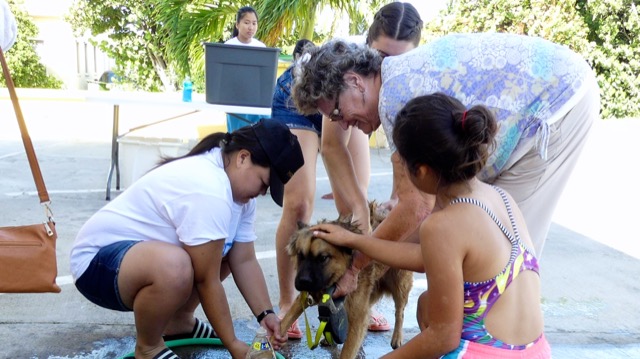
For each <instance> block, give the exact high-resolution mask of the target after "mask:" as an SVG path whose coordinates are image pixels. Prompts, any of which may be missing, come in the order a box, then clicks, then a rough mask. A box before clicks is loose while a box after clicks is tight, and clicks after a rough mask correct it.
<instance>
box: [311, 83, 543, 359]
mask: <svg viewBox="0 0 640 359" xmlns="http://www.w3.org/2000/svg"><path fill="white" fill-rule="evenodd" d="M497 130H498V125H497V122H496V120H495V117H494V115H493V114H492V112H490V111H489V110H488V108H486V107H485V106H482V105H477V106H473V107H471V108H469V109H466V108H465V106H464V105H463V104H462V103H461V102H460V101H458V100H456V99H455V98H453V97H450V96H448V95H445V94H443V93H435V94H431V95H426V96H420V97H416V98H415V99H413V100H411V101H409V102H408V103H407V104H406V105H405V106H404V107H403V108H402V110H400V112H399V113H398V116H397V117H396V124H395V127H394V129H393V141H394V143H395V144H396V147H397V152H398V154H399V157H400V160H401V162H402V164H403V166H404V168H405V171H406V174H407V176H408V177H409V178H410V180H411V182H412V183H413V184H414V185H415V186H416V188H418V189H419V190H420V191H422V192H425V193H429V194H432V195H434V196H435V198H436V203H435V207H434V210H433V212H432V213H431V215H429V216H428V217H427V218H426V219H425V220H424V221H423V222H422V224H421V225H420V227H419V230H418V231H417V232H418V233H416V234H414V235H413V236H412V238H410V240H408V241H406V242H393V241H389V240H384V239H376V238H373V237H368V236H363V235H356V234H350V233H349V232H347V231H345V230H342V229H340V228H338V227H337V226H331V225H318V226H317V227H316V232H315V233H314V234H315V235H317V236H318V237H320V238H323V239H325V240H327V241H329V242H332V243H334V244H338V245H344V246H348V247H351V248H354V249H357V250H360V251H362V252H363V253H364V254H366V255H367V256H369V257H371V258H373V259H374V260H377V261H379V262H382V263H384V264H387V265H389V266H392V267H395V268H404V269H409V270H414V271H418V272H419V271H424V272H425V274H426V276H427V282H428V291H426V292H424V293H423V294H422V295H420V298H419V300H418V313H417V317H418V323H419V325H420V329H421V332H420V333H419V334H418V335H416V336H415V337H414V338H412V339H411V340H410V341H409V342H408V343H406V344H404V345H402V346H401V347H399V348H398V349H396V350H394V351H392V352H391V353H389V354H387V355H386V356H384V358H447V359H450V358H535V359H538V358H540V359H542V358H550V357H551V349H550V347H549V343H548V342H547V340H546V339H545V337H544V334H543V327H544V322H543V316H542V311H541V308H540V277H539V275H538V261H537V258H536V257H535V255H534V251H533V249H531V248H532V246H533V245H532V242H531V237H530V235H529V233H528V231H527V227H526V224H525V221H524V219H523V216H522V213H521V211H520V210H519V208H518V207H517V204H516V203H515V201H514V200H513V198H512V197H511V195H509V194H508V193H506V192H505V191H504V190H502V189H500V188H498V187H494V186H491V185H488V184H486V183H483V182H481V181H480V180H479V179H478V178H477V175H478V173H479V172H480V171H481V170H482V169H483V168H484V167H485V165H486V162H487V159H488V158H489V156H490V154H491V151H492V149H493V148H494V145H495V136H496V132H497ZM418 242H419V243H418Z"/></svg>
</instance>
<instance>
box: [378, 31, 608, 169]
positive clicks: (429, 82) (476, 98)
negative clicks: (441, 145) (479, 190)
mask: <svg viewBox="0 0 640 359" xmlns="http://www.w3.org/2000/svg"><path fill="white" fill-rule="evenodd" d="M595 81H596V80H595V75H594V73H593V71H592V70H591V68H590V67H589V65H588V64H587V62H586V61H585V60H584V59H583V58H582V57H581V56H580V55H578V54H577V53H575V52H573V51H571V50H570V49H569V48H567V47H565V46H561V45H558V44H554V43H552V42H549V41H547V40H544V39H541V38H536V37H529V36H523V35H514V34H505V33H474V34H452V35H446V36H443V37H441V38H439V39H437V40H435V41H432V42H430V43H428V44H425V45H423V46H420V47H418V48H416V49H415V50H413V51H410V52H407V53H405V54H403V55H399V56H390V57H387V58H386V59H385V60H384V62H383V64H382V87H381V90H380V102H379V104H378V110H379V113H380V121H381V123H382V126H383V128H384V130H385V133H386V136H387V139H388V142H389V144H390V146H391V148H392V149H395V146H394V144H393V139H392V138H391V137H392V133H393V125H394V122H395V118H396V115H397V113H398V112H399V111H400V109H401V108H402V107H403V105H404V104H406V103H407V102H408V101H409V100H411V99H412V98H414V97H417V96H421V95H427V94H431V93H434V92H443V93H446V94H447V95H450V96H453V97H455V98H457V99H458V100H460V101H461V102H462V103H463V104H464V105H465V106H466V107H467V108H470V107H472V106H474V105H477V104H482V105H485V106H487V107H488V108H489V109H491V110H492V111H493V112H494V114H495V115H496V118H497V119H498V124H499V131H498V134H497V137H496V142H497V148H496V149H495V151H494V153H493V155H492V156H491V158H490V159H489V161H488V163H487V166H485V169H484V170H483V172H482V173H481V174H480V178H481V179H483V180H486V181H491V180H493V179H495V178H496V177H497V176H498V175H499V174H500V172H501V170H502V169H503V168H504V166H505V164H506V163H507V160H508V159H509V157H510V156H511V154H512V153H513V152H514V151H515V150H516V148H517V146H518V145H519V144H520V143H521V141H522V140H524V139H528V138H531V137H533V136H536V135H537V136H538V138H537V141H538V142H537V143H538V145H537V149H538V150H539V152H540V155H541V156H542V157H543V158H544V157H545V156H546V146H547V141H548V140H547V139H548V134H549V127H548V125H549V124H551V123H553V122H555V121H557V120H558V119H560V118H562V117H563V116H564V115H566V114H567V113H568V112H569V110H571V108H572V107H573V106H575V105H576V104H577V102H578V101H579V100H580V99H581V98H582V96H584V94H585V92H586V91H587V88H588V87H589V86H591V85H593V84H596V82H595Z"/></svg>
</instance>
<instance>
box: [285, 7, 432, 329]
mask: <svg viewBox="0 0 640 359" xmlns="http://www.w3.org/2000/svg"><path fill="white" fill-rule="evenodd" d="M422 27H423V23H422V20H421V18H420V15H419V14H418V11H417V10H416V9H415V7H413V5H411V4H409V3H404V2H392V3H389V4H387V5H385V6H383V7H381V8H380V9H379V10H378V11H377V12H376V14H375V16H374V19H373V23H372V24H371V26H370V27H369V31H368V33H367V39H366V44H367V45H368V46H369V47H371V48H374V49H376V50H377V52H378V53H379V54H381V55H382V56H393V55H398V54H401V53H404V52H407V51H409V50H411V49H413V48H415V47H416V46H417V45H418V43H419V41H420V35H421V30H422ZM313 114H317V111H314V112H313ZM274 118H277V116H275V112H274ZM319 125H320V126H316V125H315V124H314V129H316V130H318V132H319V134H320V132H321V137H318V138H314V135H313V133H312V132H311V131H306V130H300V129H296V128H293V127H292V131H293V132H294V133H295V134H296V135H297V136H298V138H299V139H300V143H301V144H302V147H303V152H304V154H305V165H304V166H303V168H302V169H301V170H300V171H298V172H297V173H296V175H295V176H294V177H293V178H292V180H291V182H290V184H288V185H287V187H286V188H285V201H284V207H283V213H282V218H281V220H280V224H279V225H278V230H277V232H276V253H277V256H276V257H277V263H278V281H279V285H280V300H279V307H280V315H284V314H283V313H285V312H287V311H288V310H289V308H290V307H291V304H292V303H293V300H294V299H295V288H294V276H295V271H294V269H293V265H292V263H291V260H290V258H289V255H288V254H287V252H286V246H287V243H288V242H289V239H290V238H291V235H292V234H293V232H294V231H295V230H296V229H297V223H298V222H305V223H306V222H308V221H309V220H310V218H311V215H312V211H313V203H314V196H315V189H316V178H315V171H316V160H317V155H318V151H321V153H322V158H323V160H324V161H325V168H327V170H331V172H330V173H329V179H330V182H331V187H332V193H331V194H330V195H333V197H334V198H335V205H336V209H337V210H338V212H339V213H344V214H346V213H353V218H354V219H356V220H358V222H359V223H360V228H361V229H362V230H363V231H365V232H367V233H369V232H370V229H369V207H368V206H367V205H366V200H367V188H368V186H369V174H370V172H371V171H370V165H371V164H370V162H371V159H370V154H369V138H368V136H367V134H365V133H363V132H362V131H360V130H358V129H354V130H353V131H352V130H347V131H344V130H342V128H340V126H338V125H337V124H335V123H331V122H330V121H329V119H328V118H323V119H322V122H321V124H319ZM318 127H319V128H318ZM318 139H320V141H318ZM327 161H331V163H328V162H327ZM337 179H339V182H337ZM323 198H325V196H323ZM354 198H356V199H357V200H356V201H354V200H353V199H354ZM361 203H364V204H365V206H359V204H361ZM368 329H369V330H370V331H386V330H390V329H391V325H390V324H389V322H388V321H387V320H386V319H385V318H384V316H383V315H382V314H380V313H378V312H377V311H376V310H375V309H374V310H372V313H371V316H370V320H369V328H368ZM287 333H288V336H289V338H290V339H300V338H302V336H303V335H302V331H300V328H299V326H298V323H297V321H296V322H294V323H293V325H292V327H291V328H290V329H289V330H288V332H287Z"/></svg>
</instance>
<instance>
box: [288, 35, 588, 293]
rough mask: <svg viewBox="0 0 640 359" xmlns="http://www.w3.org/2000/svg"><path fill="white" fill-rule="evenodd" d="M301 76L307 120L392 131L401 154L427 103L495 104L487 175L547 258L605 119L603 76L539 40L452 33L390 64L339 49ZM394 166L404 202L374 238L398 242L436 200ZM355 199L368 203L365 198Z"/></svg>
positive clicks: (317, 52) (298, 86)
mask: <svg viewBox="0 0 640 359" xmlns="http://www.w3.org/2000/svg"><path fill="white" fill-rule="evenodd" d="M297 71H298V73H299V74H298V75H297V77H296V83H295V84H294V87H293V98H294V102H295V104H296V106H297V107H298V109H299V110H300V111H301V112H303V113H312V112H316V111H319V112H320V113H322V114H323V115H324V116H326V117H329V118H330V119H331V120H332V121H333V122H337V123H339V124H340V126H341V127H342V128H343V129H344V130H347V129H349V128H350V127H357V128H359V129H361V130H362V131H364V132H365V133H372V132H373V131H375V130H376V129H377V128H378V127H380V126H381V125H382V126H383V128H384V130H385V133H386V135H387V140H388V142H389V144H390V147H391V150H392V151H395V146H394V143H393V138H391V134H392V133H393V128H394V125H395V119H396V115H397V113H398V112H399V111H400V109H401V108H402V107H403V106H404V105H405V104H406V103H407V102H409V101H410V100H411V99H413V98H415V97H417V96H422V95H428V94H432V93H435V92H443V93H445V94H447V95H449V96H452V97H454V98H457V99H458V100H460V101H461V102H462V103H463V104H464V105H465V106H467V107H471V106H473V105H477V104H482V105H485V106H487V107H488V108H489V109H490V110H491V111H492V112H493V113H494V114H495V116H496V118H497V120H498V126H499V132H498V135H497V138H496V141H497V147H496V150H495V151H494V152H493V153H492V155H491V157H490V158H489V161H488V162H487V164H486V166H484V168H483V169H482V171H481V172H480V174H479V175H478V177H479V178H480V179H481V180H482V181H484V182H486V183H490V184H494V185H497V186H500V187H502V188H504V189H505V190H507V191H508V192H509V193H510V194H511V195H513V197H514V198H515V200H516V202H517V203H518V205H519V207H520V209H521V210H522V212H523V214H524V217H525V220H526V224H527V226H528V228H529V231H530V232H531V236H532V239H533V244H534V247H535V253H536V254H537V255H538V256H540V254H541V252H542V249H543V246H544V242H545V239H546V236H547V232H548V230H549V227H550V224H551V219H552V216H553V210H554V209H555V207H556V205H557V202H558V198H559V197H560V195H561V193H562V190H563V188H564V186H565V185H566V183H567V180H568V178H569V176H570V174H571V171H572V170H573V167H574V166H575V163H576V161H577V159H578V157H579V155H580V152H581V150H582V147H583V146H584V143H585V141H586V138H587V134H588V132H589V129H590V127H591V124H592V122H593V121H594V119H595V118H597V117H598V115H599V108H600V97H599V88H598V84H597V81H596V78H595V74H594V72H593V70H592V69H591V68H590V67H589V65H588V64H587V62H586V61H585V60H584V59H583V58H582V57H581V56H580V55H578V54H576V53H574V52H573V51H571V50H570V49H568V48H567V47H565V46H561V45H558V44H554V43H552V42H549V41H546V40H544V39H541V38H535V37H528V36H522V35H515V34H504V33H486V34H482V33H475V34H451V35H446V36H443V37H441V38H439V39H437V40H435V41H433V42H430V43H428V44H425V45H422V46H420V47H418V48H416V49H415V50H412V51H409V52H407V53H405V54H402V55H398V56H390V57H386V58H384V60H383V59H382V56H381V55H380V54H378V53H376V52H375V51H374V50H371V49H369V48H366V47H363V46H356V45H351V44H346V43H344V42H340V41H333V42H329V43H327V44H325V45H323V46H321V47H318V48H316V49H314V50H313V51H311V52H309V56H308V59H307V61H306V62H304V63H301V64H300V65H299V67H298V68H297ZM328 163H329V162H328V161H326V160H325V165H327V164H328ZM392 163H393V170H394V189H393V194H392V196H394V195H397V199H398V200H397V202H395V201H393V202H392V206H391V207H392V209H391V212H390V213H389V216H388V217H387V219H386V220H385V221H383V223H382V224H381V225H380V226H379V227H378V228H377V229H376V231H375V232H374V233H373V236H374V237H377V238H384V239H388V240H394V241H397V240H403V239H406V238H407V237H409V236H410V235H411V234H412V233H413V232H414V231H415V230H416V228H417V226H418V223H420V221H421V220H423V219H424V218H425V217H426V216H427V215H428V214H429V213H430V212H431V210H432V208H433V203H434V201H433V197H432V196H430V195H426V194H424V193H420V192H419V191H418V190H417V189H416V188H415V186H413V185H412V184H411V182H410V181H408V179H407V176H406V174H405V173H404V170H403V169H402V166H401V165H400V164H399V159H398V158H397V156H396V154H395V153H394V155H392ZM327 172H328V173H331V171H330V169H329V168H328V169H327ZM347 195H351V194H349V193H347ZM392 198H393V197H392ZM347 201H348V202H349V201H350V202H351V203H357V201H360V202H362V203H359V204H358V206H364V205H366V202H365V201H363V200H362V199H358V198H357V196H356V195H355V194H354V195H351V197H348V198H347ZM367 263H368V259H367V258H364V256H362V255H358V256H357V257H356V259H355V260H354V265H353V268H352V273H351V275H349V276H345V278H343V279H342V280H341V282H340V283H339V286H340V288H339V290H337V291H336V293H335V295H336V296H340V295H344V294H347V293H349V292H351V291H352V290H353V289H354V288H355V283H356V282H355V280H356V277H357V272H358V270H359V268H362V267H363V266H364V265H366V264H367Z"/></svg>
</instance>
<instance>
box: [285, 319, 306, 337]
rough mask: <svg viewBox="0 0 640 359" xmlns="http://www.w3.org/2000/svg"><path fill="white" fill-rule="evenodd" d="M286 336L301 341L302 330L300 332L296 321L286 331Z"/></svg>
mask: <svg viewBox="0 0 640 359" xmlns="http://www.w3.org/2000/svg"><path fill="white" fill-rule="evenodd" d="M287 336H288V337H289V339H302V330H300V326H299V325H298V319H296V321H295V322H293V324H291V326H290V327H289V329H287Z"/></svg>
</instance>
